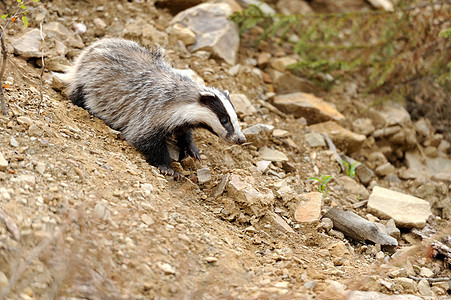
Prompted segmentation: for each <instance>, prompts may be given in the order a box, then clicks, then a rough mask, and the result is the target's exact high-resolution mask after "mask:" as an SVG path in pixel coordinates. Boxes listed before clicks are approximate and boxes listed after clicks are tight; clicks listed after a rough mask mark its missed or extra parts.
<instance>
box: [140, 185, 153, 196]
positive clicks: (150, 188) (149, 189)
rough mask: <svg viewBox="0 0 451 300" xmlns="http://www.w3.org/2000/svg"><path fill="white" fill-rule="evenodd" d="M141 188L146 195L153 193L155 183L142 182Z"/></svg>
mask: <svg viewBox="0 0 451 300" xmlns="http://www.w3.org/2000/svg"><path fill="white" fill-rule="evenodd" d="M141 190H142V192H143V194H144V196H150V194H152V192H153V191H154V189H153V185H152V184H151V183H143V184H141Z"/></svg>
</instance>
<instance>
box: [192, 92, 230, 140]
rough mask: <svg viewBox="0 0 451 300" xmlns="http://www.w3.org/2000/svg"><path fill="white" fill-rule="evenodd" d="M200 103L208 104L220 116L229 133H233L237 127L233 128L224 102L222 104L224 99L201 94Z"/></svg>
mask: <svg viewBox="0 0 451 300" xmlns="http://www.w3.org/2000/svg"><path fill="white" fill-rule="evenodd" d="M200 103H202V104H203V105H205V106H207V107H208V108H209V109H210V110H211V111H213V112H214V113H215V114H216V115H217V116H218V119H219V121H220V122H221V124H222V126H223V127H224V128H225V129H226V130H227V135H232V134H233V133H234V131H235V129H234V128H233V125H232V121H231V120H230V116H229V114H228V113H227V110H226V108H225V107H224V104H222V101H221V100H220V99H219V98H218V97H216V96H215V97H212V96H200ZM207 129H208V128H207ZM210 129H211V128H210ZM210 129H209V130H210Z"/></svg>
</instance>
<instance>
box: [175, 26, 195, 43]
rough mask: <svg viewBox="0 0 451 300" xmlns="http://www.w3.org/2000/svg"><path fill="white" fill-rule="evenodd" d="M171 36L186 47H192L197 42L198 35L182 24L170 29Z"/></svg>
mask: <svg viewBox="0 0 451 300" xmlns="http://www.w3.org/2000/svg"><path fill="white" fill-rule="evenodd" d="M169 34H170V35H172V36H174V38H175V39H177V40H180V41H182V42H183V44H184V45H185V46H189V45H192V44H194V43H195V42H196V35H195V34H194V32H192V31H191V30H190V29H188V28H186V27H185V26H183V25H181V24H174V25H173V26H172V27H170V29H169Z"/></svg>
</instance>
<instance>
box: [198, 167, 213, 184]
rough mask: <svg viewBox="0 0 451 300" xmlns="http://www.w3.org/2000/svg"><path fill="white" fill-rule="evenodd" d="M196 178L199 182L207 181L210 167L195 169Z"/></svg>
mask: <svg viewBox="0 0 451 300" xmlns="http://www.w3.org/2000/svg"><path fill="white" fill-rule="evenodd" d="M197 179H198V180H199V183H200V184H204V183H207V182H209V181H210V180H211V171H210V168H202V169H198V170H197Z"/></svg>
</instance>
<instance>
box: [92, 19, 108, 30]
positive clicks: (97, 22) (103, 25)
mask: <svg viewBox="0 0 451 300" xmlns="http://www.w3.org/2000/svg"><path fill="white" fill-rule="evenodd" d="M92 22H93V23H94V25H95V26H96V27H97V28H99V29H101V30H104V29H105V28H106V26H107V25H106V23H105V21H103V20H102V19H100V18H95V19H94V20H93V21H92Z"/></svg>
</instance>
